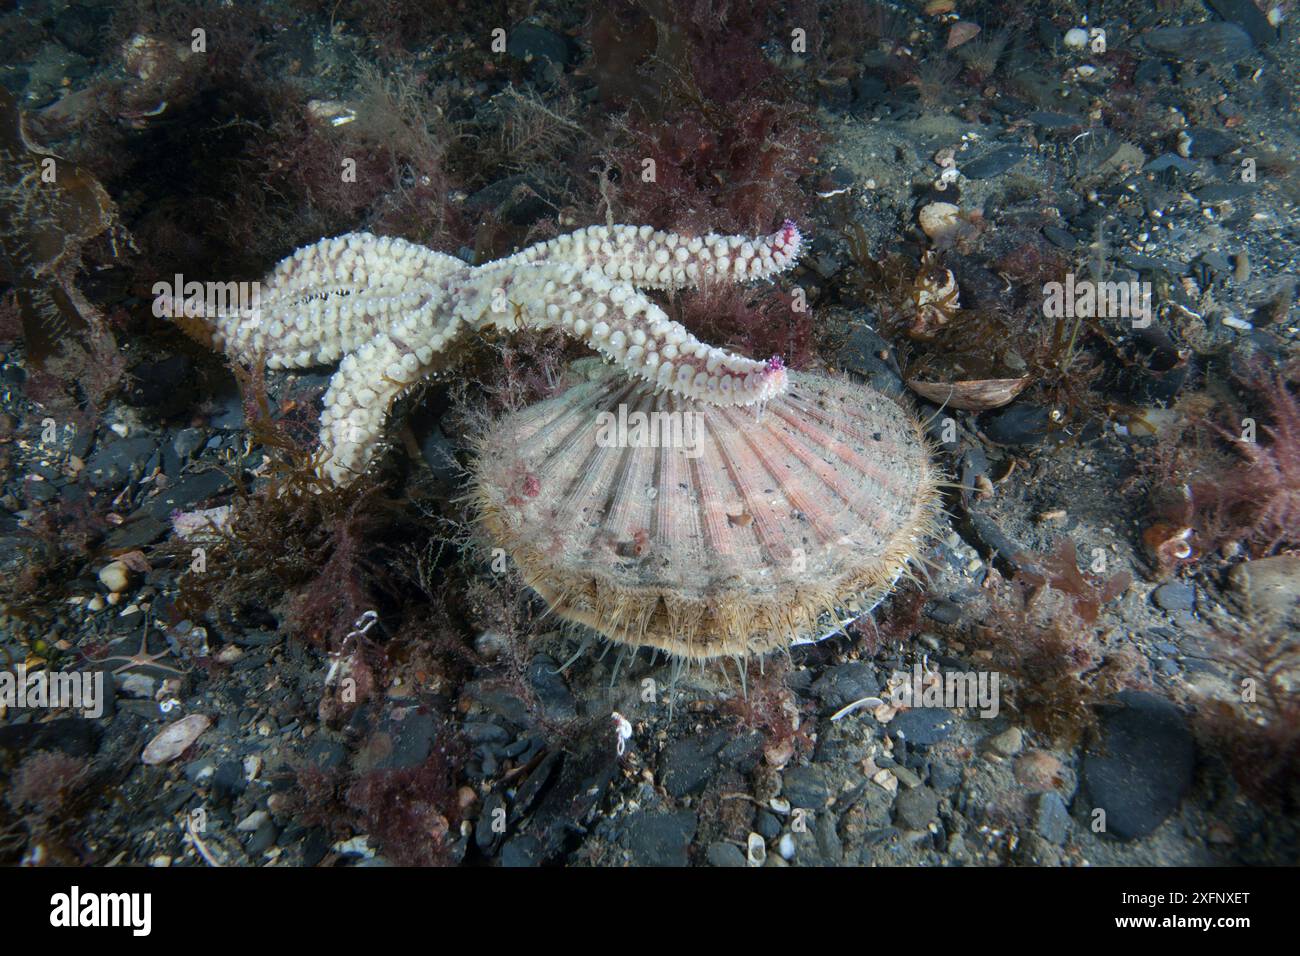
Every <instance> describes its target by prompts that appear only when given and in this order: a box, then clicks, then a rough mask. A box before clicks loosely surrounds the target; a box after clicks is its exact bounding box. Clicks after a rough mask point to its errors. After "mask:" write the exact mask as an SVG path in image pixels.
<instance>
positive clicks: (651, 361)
mask: <svg viewBox="0 0 1300 956" xmlns="http://www.w3.org/2000/svg"><path fill="white" fill-rule="evenodd" d="M502 291H503V292H504V293H505V296H507V297H508V298H509V302H510V303H511V304H512V307H510V308H505V309H500V310H498V311H493V310H492V309H491V307H490V306H484V305H482V304H479V305H478V306H477V307H468V306H466V305H465V304H464V303H465V300H463V299H462V300H461V304H460V305H458V307H457V314H458V315H460V316H462V317H463V318H464V319H465V320H466V321H467V322H468V323H470V324H471V325H474V326H475V327H483V326H486V325H491V326H493V327H495V328H497V329H500V330H503V331H515V330H516V329H517V328H519V327H520V326H521V325H522V326H526V327H529V328H556V329H559V330H561V331H563V332H564V333H566V334H567V335H570V336H572V337H573V338H575V339H578V340H579V341H581V342H583V343H585V344H586V345H587V346H588V347H589V348H591V349H593V350H594V351H596V352H599V353H600V354H601V355H603V356H605V357H606V358H608V359H610V360H612V361H613V362H614V363H615V364H617V365H618V366H620V367H621V368H622V369H623V370H624V371H625V372H626V373H627V374H628V375H631V376H635V377H637V378H641V379H644V380H645V381H647V382H651V383H653V384H655V385H658V386H659V387H660V388H662V389H663V390H664V391H667V392H671V393H673V394H675V395H679V396H681V397H682V398H687V399H691V400H694V401H699V402H704V403H706V404H710V405H752V404H755V403H758V402H765V401H767V400H768V399H770V398H772V397H774V396H776V395H779V394H780V393H781V392H783V391H784V390H785V387H786V373H785V366H784V365H783V364H782V362H781V360H780V358H776V357H773V358H772V359H769V360H767V361H755V360H753V359H748V358H744V357H743V356H740V355H736V354H734V353H732V352H728V351H726V350H724V349H720V348H715V347H714V346H711V345H708V344H707V343H704V342H701V341H700V340H699V339H698V338H696V337H695V336H694V335H692V334H691V333H690V332H689V331H688V330H687V329H686V327H685V326H683V325H682V324H681V323H680V322H674V321H673V320H672V319H670V318H669V317H668V315H667V314H666V313H665V312H664V310H663V309H661V308H660V307H659V306H657V305H656V304H655V303H653V302H651V301H650V300H649V299H647V298H646V297H645V296H644V295H642V294H641V293H640V292H638V291H637V290H636V289H635V288H634V287H633V286H631V285H630V284H628V283H625V282H621V281H618V280H611V279H609V278H608V277H606V276H605V275H604V273H602V272H601V271H600V270H598V269H587V270H585V271H581V272H580V271H579V270H578V269H577V268H576V267H574V266H572V265H546V264H534V265H531V266H526V265H518V266H516V267H515V269H514V271H513V272H512V274H511V279H510V281H509V284H508V286H507V287H506V288H504V289H503V290H502ZM478 298H479V299H482V298H483V297H482V296H479V297H478ZM496 298H497V304H498V305H500V304H501V297H499V296H498V297H496Z"/></svg>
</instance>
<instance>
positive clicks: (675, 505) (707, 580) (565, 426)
mask: <svg viewBox="0 0 1300 956" xmlns="http://www.w3.org/2000/svg"><path fill="white" fill-rule="evenodd" d="M789 376H790V383H789V388H788V389H787V391H786V392H785V393H783V394H782V395H781V396H779V397H778V398H776V399H774V400H772V401H770V402H768V403H767V404H766V405H765V406H763V407H724V406H715V405H705V404H700V403H695V402H691V401H688V400H683V399H681V398H678V397H676V396H673V395H670V394H668V393H665V392H661V391H658V390H657V389H655V387H654V386H653V384H651V383H645V382H639V381H631V380H629V379H628V378H627V377H625V376H623V375H620V374H617V373H614V372H612V371H611V372H609V373H607V374H598V375H596V376H595V377H594V378H592V379H590V380H588V381H584V382H581V383H580V384H577V385H575V386H573V387H572V388H570V389H568V390H567V391H565V392H563V393H561V394H560V395H558V396H557V397H555V398H552V399H549V400H547V401H544V402H541V403H539V404H537V405H533V406H531V407H528V408H525V409H522V410H520V411H517V412H513V413H509V414H507V415H505V416H504V417H502V418H500V419H498V420H497V421H496V422H495V423H494V424H493V425H492V426H490V427H489V428H488V429H487V430H486V432H485V433H484V434H483V436H482V437H481V439H480V442H479V448H478V455H477V461H476V464H475V469H474V492H473V498H474V502H475V505H476V508H477V515H478V520H479V522H480V525H481V527H482V528H483V529H484V531H485V532H486V534H487V535H488V537H490V538H491V539H492V541H493V542H495V543H496V544H497V545H499V546H500V547H501V548H503V549H504V550H505V551H506V553H507V554H508V555H509V556H510V558H511V559H512V560H513V561H514V563H515V565H516V566H517V567H518V568H519V570H520V572H521V574H522V576H523V578H524V580H525V581H526V583H527V584H528V585H529V586H530V587H531V588H532V589H533V590H535V591H536V592H537V593H538V594H539V595H541V597H542V598H543V599H544V600H545V601H546V602H547V603H548V604H549V605H550V606H551V609H552V610H553V611H554V613H556V614H557V615H558V616H560V617H561V618H564V619H566V620H568V621H572V622H575V623H577V624H581V625H585V626H587V627H591V628H594V629H595V630H597V631H599V632H600V633H601V634H603V635H604V636H605V637H607V638H609V639H610V640H612V641H615V642H618V643H621V644H626V645H629V646H632V647H653V648H656V649H659V650H662V651H665V652H667V653H669V654H672V655H676V656H678V657H681V658H686V659H689V660H691V661H706V660H710V659H713V658H719V657H737V656H742V657H743V656H748V655H750V654H755V655H759V654H765V653H768V652H771V651H773V650H776V649H778V648H782V647H788V646H790V645H792V644H797V643H806V642H809V641H812V640H817V639H819V638H821V637H824V636H828V634H833V633H835V632H836V631H837V630H838V629H839V627H840V626H842V624H843V623H844V622H845V621H846V620H847V619H851V618H854V617H857V616H858V615H860V614H862V613H865V612H866V611H868V610H870V609H871V608H872V607H874V606H875V604H876V603H878V602H879V600H880V599H881V598H882V597H883V596H884V595H885V594H886V593H887V592H888V591H889V589H890V588H891V587H892V586H893V584H894V583H895V581H897V579H898V577H899V576H900V574H903V573H905V570H906V566H907V564H908V563H909V562H910V561H911V560H912V559H913V558H915V557H916V555H917V553H918V551H919V549H920V548H921V547H922V546H923V543H924V541H925V539H926V538H927V536H928V535H929V534H930V532H931V529H932V527H933V525H934V522H935V516H936V513H937V510H938V497H939V496H938V490H937V487H938V481H939V475H938V472H937V469H936V468H935V466H934V464H933V463H932V460H931V453H930V449H929V447H928V445H927V443H926V439H925V437H924V433H923V430H922V427H921V425H920V423H919V422H918V421H917V419H916V417H915V416H914V415H913V413H912V412H911V411H910V410H909V409H908V408H907V407H905V406H903V405H901V404H899V403H898V402H897V401H896V400H895V399H893V398H891V397H888V396H886V395H883V394H881V393H879V392H876V391H873V390H872V389H870V388H867V387H866V386H863V385H858V384H854V383H852V382H849V381H843V380H840V379H835V378H830V377H826V376H823V375H819V374H812V373H800V372H790V373H789Z"/></svg>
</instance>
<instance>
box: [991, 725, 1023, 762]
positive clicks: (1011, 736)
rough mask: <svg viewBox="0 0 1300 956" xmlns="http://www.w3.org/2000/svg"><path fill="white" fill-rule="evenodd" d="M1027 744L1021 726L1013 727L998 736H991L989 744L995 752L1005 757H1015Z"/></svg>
mask: <svg viewBox="0 0 1300 956" xmlns="http://www.w3.org/2000/svg"><path fill="white" fill-rule="evenodd" d="M1024 745H1025V734H1024V731H1022V730H1021V729H1020V728H1019V727H1011V728H1009V729H1007V730H1004V731H1002V733H1000V734H998V735H997V736H996V737H991V738H989V746H990V747H991V748H992V749H993V752H994V753H998V754H1001V755H1002V756H1003V757H1014V756H1015V755H1016V754H1018V753H1020V750H1021V748H1022V747H1024Z"/></svg>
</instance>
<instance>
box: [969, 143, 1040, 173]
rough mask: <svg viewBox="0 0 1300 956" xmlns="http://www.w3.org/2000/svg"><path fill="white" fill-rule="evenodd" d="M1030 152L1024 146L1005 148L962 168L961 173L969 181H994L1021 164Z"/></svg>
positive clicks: (987, 154)
mask: <svg viewBox="0 0 1300 956" xmlns="http://www.w3.org/2000/svg"><path fill="white" fill-rule="evenodd" d="M1028 152H1029V151H1028V150H1027V149H1025V148H1024V147H1022V146H1004V147H1002V148H1001V149H995V150H994V151H993V152H991V153H985V154H984V155H983V156H981V157H980V158H979V159H976V160H974V161H973V162H969V163H967V164H966V165H964V166H962V167H961V172H962V175H963V176H965V177H966V178H967V179H992V178H993V177H994V176H1001V175H1002V174H1003V173H1005V172H1006V171H1007V170H1008V169H1010V168H1011V167H1012V166H1014V165H1015V164H1016V163H1018V162H1020V161H1021V160H1022V159H1024V158H1025V156H1026V155H1027V154H1028Z"/></svg>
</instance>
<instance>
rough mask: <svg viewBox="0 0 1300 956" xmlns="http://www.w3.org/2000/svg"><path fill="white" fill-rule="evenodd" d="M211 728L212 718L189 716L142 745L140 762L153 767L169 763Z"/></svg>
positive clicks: (175, 722)
mask: <svg viewBox="0 0 1300 956" xmlns="http://www.w3.org/2000/svg"><path fill="white" fill-rule="evenodd" d="M211 726H212V718H211V717H208V716H207V715H206V714H190V715H189V716H188V717H182V718H181V719H180V720H177V721H174V722H173V723H170V724H168V725H167V726H166V727H164V728H163V729H162V730H161V731H160V732H159V734H158V735H157V736H156V737H154V738H153V740H151V741H149V742H148V743H147V744H145V745H144V751H143V752H142V753H141V754H140V760H141V761H142V762H144V763H145V764H147V765H149V766H151V767H154V766H157V765H159V764H164V763H170V762H171V761H173V760H175V759H176V758H177V757H179V756H180V755H181V754H183V753H184V752H185V751H186V750H188V749H189V747H190V745H191V744H192V743H194V741H196V740H198V739H199V735H201V734H202V733H203V731H205V730H207V729H208V728H209V727H211Z"/></svg>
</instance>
